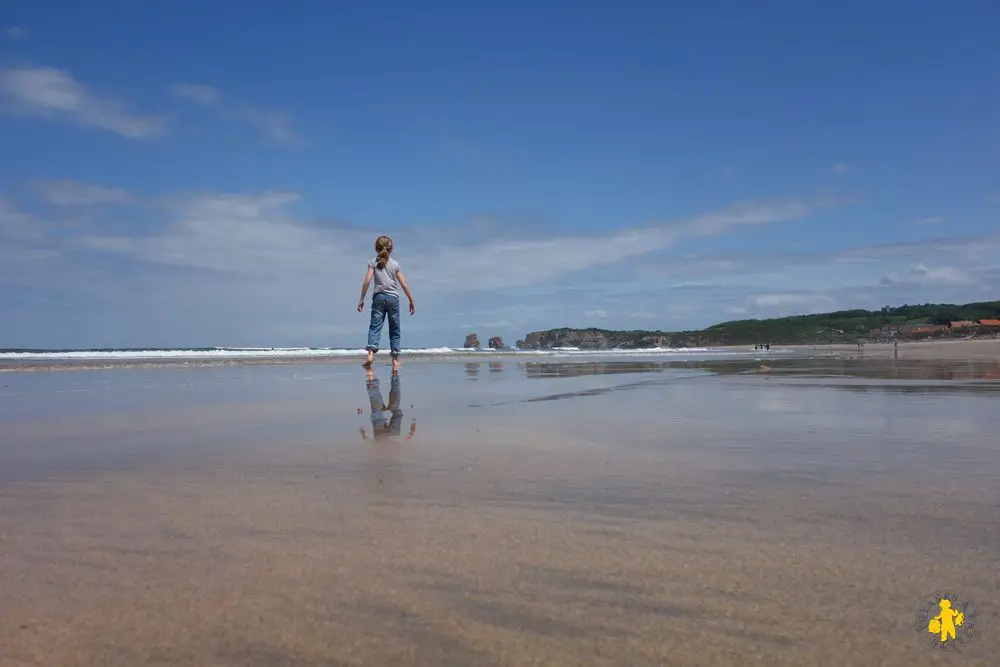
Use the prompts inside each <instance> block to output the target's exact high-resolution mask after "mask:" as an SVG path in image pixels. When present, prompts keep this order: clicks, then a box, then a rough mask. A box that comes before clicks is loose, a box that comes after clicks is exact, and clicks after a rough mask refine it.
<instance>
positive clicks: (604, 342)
mask: <svg viewBox="0 0 1000 667" xmlns="http://www.w3.org/2000/svg"><path fill="white" fill-rule="evenodd" d="M699 333H701V332H666V331H612V330H608V329H594V328H591V329H569V328H562V329H549V330H547V331H532V332H531V333H529V334H528V335H527V336H525V337H524V340H519V341H517V347H519V348H520V349H522V350H525V349H546V348H554V347H578V348H580V349H583V350H603V349H614V348H619V349H644V348H654V347H698V346H702V345H707V344H709V343H708V342H707V341H708V338H707V337H706V336H702V335H698V334H699Z"/></svg>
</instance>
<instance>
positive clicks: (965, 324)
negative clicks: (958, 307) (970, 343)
mask: <svg viewBox="0 0 1000 667" xmlns="http://www.w3.org/2000/svg"><path fill="white" fill-rule="evenodd" d="M948 326H950V327H951V328H952V329H969V328H971V327H974V326H976V323H975V322H973V321H972V320H958V321H957V322H952V323H951V324H949V325H948Z"/></svg>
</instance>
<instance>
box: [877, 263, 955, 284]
mask: <svg viewBox="0 0 1000 667" xmlns="http://www.w3.org/2000/svg"><path fill="white" fill-rule="evenodd" d="M973 282H974V281H973V280H972V278H971V277H970V276H969V275H968V273H966V272H965V271H962V270H961V269H959V268H956V267H954V266H926V265H925V264H923V263H921V264H917V265H916V266H911V267H909V268H907V269H905V270H903V271H890V272H889V273H887V274H886V275H885V276H884V277H883V278H882V284H884V285H971V284H973Z"/></svg>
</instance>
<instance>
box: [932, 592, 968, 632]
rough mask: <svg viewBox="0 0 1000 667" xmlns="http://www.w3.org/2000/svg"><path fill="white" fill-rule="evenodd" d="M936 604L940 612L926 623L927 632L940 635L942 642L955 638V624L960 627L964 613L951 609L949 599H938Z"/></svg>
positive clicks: (963, 620) (963, 619)
mask: <svg viewBox="0 0 1000 667" xmlns="http://www.w3.org/2000/svg"><path fill="white" fill-rule="evenodd" d="M938 606H940V607H941V613H940V614H938V615H937V616H935V617H934V618H932V619H931V620H930V622H929V623H928V624H927V632H933V633H934V634H937V635H941V641H942V642H946V641H948V640H949V639H955V638H956V635H955V626H956V625H957V626H959V627H961V625H962V624H963V623H964V622H965V614H963V613H962V612H960V611H955V610H954V609H952V608H951V600H940V601H938Z"/></svg>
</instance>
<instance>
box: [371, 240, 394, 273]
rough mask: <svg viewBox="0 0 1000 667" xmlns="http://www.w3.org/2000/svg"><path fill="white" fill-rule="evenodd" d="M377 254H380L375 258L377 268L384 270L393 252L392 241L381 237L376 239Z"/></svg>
mask: <svg viewBox="0 0 1000 667" xmlns="http://www.w3.org/2000/svg"><path fill="white" fill-rule="evenodd" d="M375 252H376V253H378V254H377V255H376V258H375V266H377V267H378V268H379V269H384V268H385V265H386V264H388V263H389V253H391V252H392V239H390V238H389V237H388V236H380V237H378V238H377V239H375Z"/></svg>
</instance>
